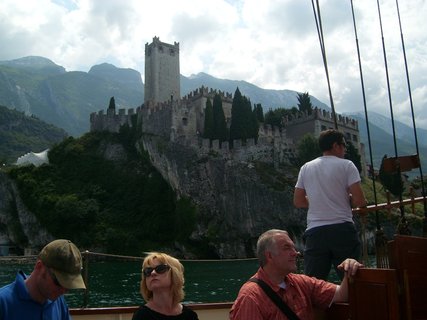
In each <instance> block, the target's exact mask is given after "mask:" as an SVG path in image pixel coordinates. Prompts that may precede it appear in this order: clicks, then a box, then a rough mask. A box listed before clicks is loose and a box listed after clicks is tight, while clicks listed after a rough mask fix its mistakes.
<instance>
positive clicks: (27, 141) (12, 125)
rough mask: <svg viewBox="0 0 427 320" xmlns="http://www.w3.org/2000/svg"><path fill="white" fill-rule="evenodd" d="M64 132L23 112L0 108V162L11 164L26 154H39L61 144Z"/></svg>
mask: <svg viewBox="0 0 427 320" xmlns="http://www.w3.org/2000/svg"><path fill="white" fill-rule="evenodd" d="M66 136H67V134H66V132H65V131H64V130H62V129H59V128H57V127H55V126H53V125H50V124H47V123H45V122H43V121H41V120H39V119H37V118H36V117H28V116H26V115H25V114H24V113H23V112H19V111H16V110H11V109H9V108H7V107H5V106H0V161H1V162H2V163H6V164H11V163H14V162H16V159H17V158H18V157H19V156H22V155H24V154H26V153H27V152H30V151H33V152H40V151H43V150H45V149H47V148H50V147H52V146H53V145H54V144H55V143H59V142H61V141H62V140H63V139H64V138H65V137H66Z"/></svg>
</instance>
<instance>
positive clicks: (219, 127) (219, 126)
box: [213, 94, 228, 142]
mask: <svg viewBox="0 0 427 320" xmlns="http://www.w3.org/2000/svg"><path fill="white" fill-rule="evenodd" d="M213 129H214V130H213V131H214V139H219V141H220V142H223V141H226V140H227V136H228V132H227V123H226V122H225V115H224V109H223V108H222V99H221V96H220V95H219V94H216V95H215V96H214V99H213Z"/></svg>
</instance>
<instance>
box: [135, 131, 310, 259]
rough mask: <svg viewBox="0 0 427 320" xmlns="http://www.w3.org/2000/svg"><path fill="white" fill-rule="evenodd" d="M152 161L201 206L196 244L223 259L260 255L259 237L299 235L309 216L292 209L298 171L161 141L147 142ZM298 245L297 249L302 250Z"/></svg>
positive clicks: (144, 141) (147, 139)
mask: <svg viewBox="0 0 427 320" xmlns="http://www.w3.org/2000/svg"><path fill="white" fill-rule="evenodd" d="M141 142H142V144H143V146H144V149H145V150H147V151H148V153H149V155H150V158H151V162H152V163H153V165H154V166H155V167H156V168H157V169H158V170H159V171H160V172H161V174H162V175H163V177H164V178H165V179H166V180H167V181H169V182H170V184H171V186H172V187H173V188H174V189H175V191H176V192H177V193H178V194H179V195H181V196H187V197H190V198H191V199H192V200H193V201H194V202H195V203H196V204H197V205H198V207H199V215H198V227H197V230H196V231H194V232H193V234H192V238H193V239H194V240H195V241H208V244H209V246H210V247H211V248H213V250H214V251H215V253H216V254H217V255H218V257H221V258H236V257H237V258H244V257H248V256H250V257H252V256H254V249H255V245H256V240H257V238H258V236H259V235H260V234H261V233H262V232H264V231H266V230H268V229H271V228H280V229H286V230H289V231H291V232H292V233H294V234H295V235H296V236H297V237H296V238H297V239H299V235H300V234H301V233H302V230H303V229H304V227H305V219H306V216H305V214H304V212H303V211H301V210H297V209H295V208H294V206H293V204H292V197H293V188H294V183H295V178H296V172H295V169H294V168H293V169H292V168H291V167H285V166H282V167H280V166H278V165H276V166H275V165H274V164H273V163H261V162H258V161H255V160H253V159H242V157H239V159H238V160H236V159H235V158H237V157H235V156H234V155H233V153H231V154H227V156H223V155H221V154H219V153H215V152H213V151H212V150H210V151H209V150H207V152H203V150H201V149H200V148H196V147H194V146H191V147H190V146H186V145H184V144H182V143H174V142H166V141H163V140H162V139H161V138H159V137H154V136H145V137H144V138H143V139H142V141H141ZM298 242H299V241H298V240H297V245H298Z"/></svg>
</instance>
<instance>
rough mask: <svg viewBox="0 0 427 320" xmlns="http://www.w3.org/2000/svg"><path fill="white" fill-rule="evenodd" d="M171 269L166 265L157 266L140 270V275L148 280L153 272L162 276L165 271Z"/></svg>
mask: <svg viewBox="0 0 427 320" xmlns="http://www.w3.org/2000/svg"><path fill="white" fill-rule="evenodd" d="M170 268H171V267H170V266H168V265H167V264H159V265H158V266H155V267H154V268H153V267H147V268H144V269H143V270H142V273H143V274H144V277H146V278H148V277H149V276H151V273H152V272H153V270H154V271H156V273H158V274H163V273H165V272H166V271H168V270H169V269H170Z"/></svg>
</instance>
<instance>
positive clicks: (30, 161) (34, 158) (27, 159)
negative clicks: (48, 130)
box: [16, 149, 49, 167]
mask: <svg viewBox="0 0 427 320" xmlns="http://www.w3.org/2000/svg"><path fill="white" fill-rule="evenodd" d="M48 152H49V149H46V150H44V151H42V152H39V153H35V152H28V153H26V154H24V155H23V156H20V157H19V158H18V160H17V161H16V165H17V166H28V165H34V166H36V167H38V166H41V165H42V164H44V163H49V158H48V156H47V153H48Z"/></svg>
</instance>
